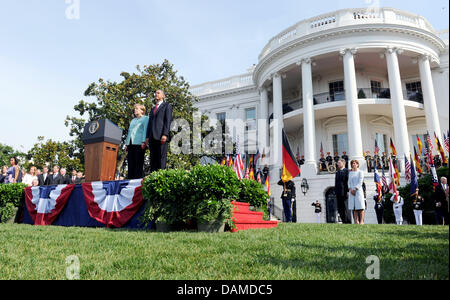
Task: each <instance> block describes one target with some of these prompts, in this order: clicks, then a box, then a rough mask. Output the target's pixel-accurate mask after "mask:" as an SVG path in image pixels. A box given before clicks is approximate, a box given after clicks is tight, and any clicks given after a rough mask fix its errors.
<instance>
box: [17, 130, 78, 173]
mask: <svg viewBox="0 0 450 300" xmlns="http://www.w3.org/2000/svg"><path fill="white" fill-rule="evenodd" d="M44 139H45V138H44V137H42V136H40V137H38V143H36V144H35V145H34V146H33V148H32V149H31V150H30V151H29V152H28V157H29V159H30V161H29V162H28V163H27V164H26V165H25V167H26V168H29V167H30V166H31V165H34V166H37V167H39V168H41V167H43V166H44V165H47V166H49V167H50V168H52V167H53V166H54V165H58V166H59V167H61V168H66V169H67V170H68V171H69V172H70V170H73V169H75V170H77V171H81V172H83V171H84V167H83V165H82V164H81V161H80V159H79V158H78V157H77V156H76V155H75V150H74V147H73V145H71V144H70V143H68V142H55V141H53V140H51V139H50V140H47V141H44Z"/></svg>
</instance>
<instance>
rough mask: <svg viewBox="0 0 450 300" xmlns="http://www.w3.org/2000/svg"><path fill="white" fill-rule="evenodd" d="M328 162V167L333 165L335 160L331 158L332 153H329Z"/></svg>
mask: <svg viewBox="0 0 450 300" xmlns="http://www.w3.org/2000/svg"><path fill="white" fill-rule="evenodd" d="M326 161H327V167H329V166H331V165H333V158H332V157H331V153H330V152H327V158H326Z"/></svg>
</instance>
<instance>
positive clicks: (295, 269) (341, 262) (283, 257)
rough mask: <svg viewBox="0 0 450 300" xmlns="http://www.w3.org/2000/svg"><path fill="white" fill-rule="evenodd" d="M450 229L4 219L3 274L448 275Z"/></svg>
mask: <svg viewBox="0 0 450 300" xmlns="http://www.w3.org/2000/svg"><path fill="white" fill-rule="evenodd" d="M448 238H449V230H448V227H437V226H424V227H416V226H395V225H366V226H355V225H315V224H314V225H313V224H289V225H288V224H281V225H280V226H279V227H278V228H275V229H269V230H252V231H243V232H238V233H233V234H232V233H222V234H206V233H193V232H178V233H156V232H141V231H124V230H108V229H84V228H62V227H34V226H28V225H0V279H66V268H68V267H69V265H68V264H67V263H66V258H67V257H68V256H71V255H76V256H77V257H78V258H79V261H80V279H156V280H159V279H178V280H218V279H219V280H267V279H270V280H283V279H291V280H297V279H366V277H365V274H366V269H367V268H368V267H369V264H367V263H366V258H367V257H368V256H371V255H376V256H378V257H379V259H380V276H381V279H386V280H387V279H446V280H448V279H449V239H448Z"/></svg>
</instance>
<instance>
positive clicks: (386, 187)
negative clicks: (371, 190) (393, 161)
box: [381, 168, 389, 194]
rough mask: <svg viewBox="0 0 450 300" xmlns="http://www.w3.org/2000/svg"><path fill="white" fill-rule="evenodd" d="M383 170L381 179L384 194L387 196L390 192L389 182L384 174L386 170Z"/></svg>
mask: <svg viewBox="0 0 450 300" xmlns="http://www.w3.org/2000/svg"><path fill="white" fill-rule="evenodd" d="M381 170H382V173H383V175H382V177H381V182H382V183H383V192H384V193H385V194H386V193H387V192H389V185H388V182H387V178H386V174H385V173H384V168H381Z"/></svg>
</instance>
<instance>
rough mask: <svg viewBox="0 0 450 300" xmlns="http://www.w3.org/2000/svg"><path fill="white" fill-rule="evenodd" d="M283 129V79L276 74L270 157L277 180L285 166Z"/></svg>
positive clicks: (274, 78)
mask: <svg viewBox="0 0 450 300" xmlns="http://www.w3.org/2000/svg"><path fill="white" fill-rule="evenodd" d="M283 127H284V120H283V90H282V79H281V75H280V74H278V73H276V74H274V75H273V145H272V149H271V150H272V151H271V153H270V157H271V158H272V166H273V168H274V172H275V173H274V175H275V176H276V178H277V179H278V177H279V174H278V172H279V170H280V169H281V168H282V166H283V151H282V149H283V136H282V130H283ZM274 180H275V178H274Z"/></svg>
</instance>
